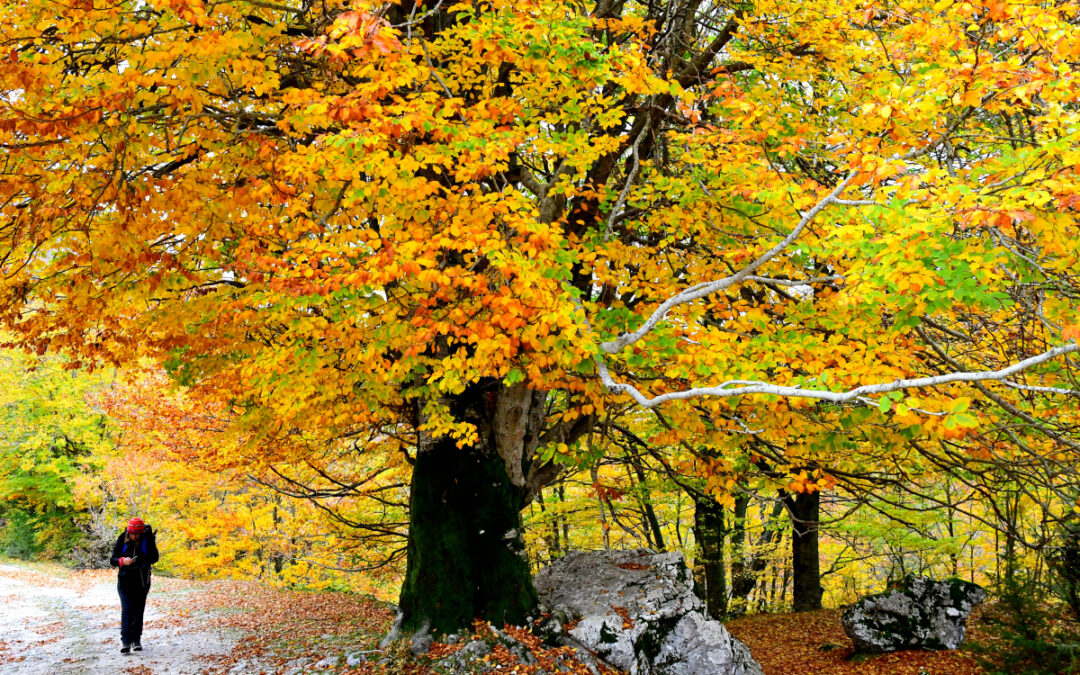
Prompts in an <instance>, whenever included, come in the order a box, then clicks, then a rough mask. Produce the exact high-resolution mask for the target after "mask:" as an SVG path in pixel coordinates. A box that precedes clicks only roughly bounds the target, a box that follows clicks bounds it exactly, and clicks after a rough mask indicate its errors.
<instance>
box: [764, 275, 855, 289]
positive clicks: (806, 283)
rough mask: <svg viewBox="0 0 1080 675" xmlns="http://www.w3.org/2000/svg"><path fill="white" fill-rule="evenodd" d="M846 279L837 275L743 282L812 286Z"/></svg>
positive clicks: (766, 278)
mask: <svg viewBox="0 0 1080 675" xmlns="http://www.w3.org/2000/svg"><path fill="white" fill-rule="evenodd" d="M843 280H844V277H842V276H839V275H835V276H831V277H814V278H813V279H773V278H772V277H746V278H745V279H743V281H757V282H758V283H762V284H776V285H777V286H809V285H811V284H827V283H831V282H833V281H843Z"/></svg>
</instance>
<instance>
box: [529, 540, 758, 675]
mask: <svg viewBox="0 0 1080 675" xmlns="http://www.w3.org/2000/svg"><path fill="white" fill-rule="evenodd" d="M534 585H535V586H536V591H537V593H538V594H539V596H540V603H541V609H543V610H544V611H545V612H548V613H550V614H552V615H553V616H556V617H558V618H559V619H560V620H571V621H576V622H577V623H576V625H574V627H573V628H572V629H571V630H570V631H569V632H568V634H569V636H570V637H572V638H574V639H575V640H576V641H578V642H580V643H581V644H583V645H584V646H585V647H587V648H588V649H590V650H592V651H594V652H596V654H597V656H599V657H600V658H601V659H603V660H604V661H606V662H607V663H609V664H611V665H612V666H614V667H616V668H619V669H620V670H625V671H629V672H630V673H631V674H632V675H697V674H699V673H710V674H715V675H761V673H762V671H761V666H759V665H758V664H757V662H756V661H754V659H753V657H751V656H750V650H749V649H747V647H746V645H744V644H743V643H741V642H739V641H738V640H736V639H735V638H733V637H732V636H731V634H730V633H728V632H727V629H725V628H724V626H723V625H722V624H721V623H720V622H718V621H713V620H711V619H709V618H708V617H707V616H706V615H705V612H704V606H703V604H702V602H701V600H700V599H698V597H697V596H695V595H694V592H693V587H692V580H691V578H690V573H689V571H688V570H687V569H686V565H685V563H684V562H683V559H682V556H681V555H680V554H678V553H653V552H651V551H598V552H575V553H570V554H569V555H567V556H566V557H565V558H562V559H561V560H558V561H556V562H554V563H553V564H551V565H550V566H548V567H546V568H544V569H543V570H541V571H540V573H539V574H538V575H537V576H536V579H535V582H534Z"/></svg>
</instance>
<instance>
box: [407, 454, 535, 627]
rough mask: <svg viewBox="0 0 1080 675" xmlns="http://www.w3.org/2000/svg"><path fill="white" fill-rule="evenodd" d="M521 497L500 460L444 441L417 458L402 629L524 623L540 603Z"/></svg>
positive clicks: (414, 471) (411, 505) (414, 470)
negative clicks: (532, 574) (526, 543)
mask: <svg viewBox="0 0 1080 675" xmlns="http://www.w3.org/2000/svg"><path fill="white" fill-rule="evenodd" d="M522 497H523V494H522V491H521V490H520V489H519V488H517V487H515V486H514V485H512V484H511V483H510V479H509V478H508V476H507V474H506V469H505V467H504V466H503V462H502V460H501V459H500V458H499V457H498V456H497V455H494V456H492V454H489V453H485V452H484V451H483V449H482V448H475V447H472V448H463V449H459V448H458V447H457V446H456V444H455V443H454V442H453V441H452V440H450V439H443V440H441V441H440V442H438V443H436V444H435V445H434V446H433V447H431V448H429V449H428V450H426V451H425V452H421V453H419V454H418V455H417V458H416V465H415V466H414V468H413V482H412V498H411V503H410V513H409V543H408V565H407V570H406V573H405V583H404V585H403V586H402V589H401V602H400V606H401V612H402V619H403V623H402V626H401V628H402V629H403V630H404V631H405V632H407V633H414V632H416V631H418V630H420V629H422V628H425V627H426V628H430V629H432V630H434V631H435V632H438V633H452V632H454V631H456V630H459V629H461V628H464V627H468V626H469V625H470V624H471V623H472V621H473V619H485V620H487V621H490V622H492V623H494V624H495V625H498V626H501V625H502V624H503V623H512V624H520V623H522V622H523V620H524V619H525V617H526V616H527V615H528V614H529V612H530V611H531V610H533V609H534V608H535V607H536V602H537V599H536V591H535V590H533V586H532V580H531V578H530V575H529V565H528V562H527V561H526V559H525V557H524V542H523V540H522V537H521V517H520V508H521V502H522ZM425 623H426V624H427V626H425V625H424V624H425Z"/></svg>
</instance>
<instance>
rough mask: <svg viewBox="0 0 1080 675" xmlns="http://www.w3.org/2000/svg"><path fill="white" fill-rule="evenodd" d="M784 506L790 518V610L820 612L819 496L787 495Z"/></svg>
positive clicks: (815, 492)
mask: <svg viewBox="0 0 1080 675" xmlns="http://www.w3.org/2000/svg"><path fill="white" fill-rule="evenodd" d="M784 502H785V503H786V504H787V507H788V513H789V514H790V516H791V565H792V580H793V590H792V596H793V597H792V607H793V609H794V610H795V611H796V612H810V611H814V610H817V609H821V595H822V588H821V559H820V557H819V554H818V520H819V509H820V506H821V493H820V492H817V491H814V492H803V493H800V494H797V495H795V496H794V497H792V496H791V495H788V496H787V497H785V498H784Z"/></svg>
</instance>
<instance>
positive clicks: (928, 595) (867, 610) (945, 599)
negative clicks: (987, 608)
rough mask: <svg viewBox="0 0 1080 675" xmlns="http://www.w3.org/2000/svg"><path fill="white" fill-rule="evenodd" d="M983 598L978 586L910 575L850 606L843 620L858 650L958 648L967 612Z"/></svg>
mask: <svg viewBox="0 0 1080 675" xmlns="http://www.w3.org/2000/svg"><path fill="white" fill-rule="evenodd" d="M985 598H986V591H985V590H984V589H983V588H982V587H981V586H979V585H978V584H973V583H970V582H967V581H962V580H960V579H949V580H946V581H934V580H932V579H928V578H926V577H917V576H908V577H905V578H904V580H903V581H902V582H901V583H900V585H899V586H898V587H897V588H893V589H890V590H888V591H885V592H884V593H878V594H877V595H870V596H867V597H865V598H863V599H861V600H859V601H858V602H856V603H855V604H854V605H852V606H851V607H848V608H847V609H846V610H844V614H843V617H842V621H843V624H844V630H845V631H846V632H847V634H848V637H850V638H851V640H852V642H854V643H855V649H856V650H858V651H861V652H892V651H896V650H898V649H927V650H935V649H957V648H958V647H959V646H960V645H961V643H963V641H964V634H965V633H966V631H967V617H968V614H970V613H971V610H972V609H973V608H974V607H975V606H976V605H978V604H979V603H981V602H982V601H983V600H984V599H985Z"/></svg>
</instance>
